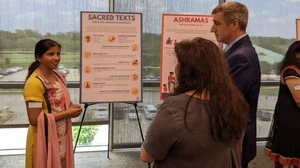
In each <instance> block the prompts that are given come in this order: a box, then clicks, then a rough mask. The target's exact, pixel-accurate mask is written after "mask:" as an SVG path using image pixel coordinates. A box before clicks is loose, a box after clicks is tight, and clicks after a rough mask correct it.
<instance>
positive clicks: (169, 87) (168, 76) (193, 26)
mask: <svg viewBox="0 0 300 168" xmlns="http://www.w3.org/2000/svg"><path fill="white" fill-rule="evenodd" d="M162 17H163V18H162V41H161V43H162V44H161V46H162V47H161V64H160V66H161V69H160V70H161V71H160V73H161V74H160V85H161V86H160V93H161V94H160V99H161V100H164V99H165V98H166V97H167V96H169V95H171V94H172V93H173V91H174V90H173V89H174V86H175V82H176V77H175V76H176V74H175V66H176V64H177V61H176V57H175V55H174V45H175V44H176V43H177V42H180V41H181V40H183V39H193V38H195V37H203V38H206V39H208V40H211V41H213V42H215V43H216V44H217V45H219V43H218V42H217V41H216V38H215V35H214V33H211V32H210V29H211V27H212V25H213V16H211V15H185V14H163V16H162Z"/></svg>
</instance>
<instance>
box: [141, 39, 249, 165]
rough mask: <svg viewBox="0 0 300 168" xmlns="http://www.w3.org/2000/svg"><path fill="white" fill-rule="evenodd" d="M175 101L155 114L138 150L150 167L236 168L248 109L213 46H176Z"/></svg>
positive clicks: (186, 43) (201, 43)
mask: <svg viewBox="0 0 300 168" xmlns="http://www.w3.org/2000/svg"><path fill="white" fill-rule="evenodd" d="M175 54H176V58H177V61H178V63H177V65H176V68H175V74H176V78H177V82H176V84H175V89H174V95H173V96H171V97H168V98H167V99H166V100H165V101H164V103H163V104H162V105H161V106H160V108H159V109H158V112H157V114H156V116H155V118H154V119H153V121H152V122H151V124H150V127H149V129H148V132H147V134H146V138H145V142H144V143H143V145H142V147H141V159H142V160H143V161H144V162H152V161H155V163H154V167H155V168H158V167H172V168H177V167H178V168H182V167H189V168H199V167H201V168H212V167H214V168H233V167H234V168H240V167H241V155H242V153H241V151H242V139H243V135H244V131H245V129H246V125H247V120H248V113H247V111H248V105H247V102H246V101H245V100H244V98H243V96H242V94H241V93H240V91H239V90H238V88H237V87H236V86H235V85H234V84H233V82H232V79H231V77H230V74H229V67H228V64H227V62H226V60H225V58H224V56H223V54H222V52H221V50H220V49H219V48H218V46H216V45H215V44H214V43H213V42H212V41H209V40H206V39H203V38H200V37H197V38H194V39H193V40H184V41H181V42H179V43H176V44H175Z"/></svg>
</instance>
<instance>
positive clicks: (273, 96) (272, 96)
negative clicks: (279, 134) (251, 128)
mask: <svg viewBox="0 0 300 168" xmlns="http://www.w3.org/2000/svg"><path fill="white" fill-rule="evenodd" d="M278 90H279V87H278V86H277V87H276V86H273V87H272V86H271V87H261V88H260V95H259V99H258V107H257V112H256V116H257V119H256V121H257V125H256V126H257V137H267V136H268V134H269V129H270V126H271V122H272V119H273V114H274V109H275V105H276V102H277V95H278Z"/></svg>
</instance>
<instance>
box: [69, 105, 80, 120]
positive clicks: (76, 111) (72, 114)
mask: <svg viewBox="0 0 300 168" xmlns="http://www.w3.org/2000/svg"><path fill="white" fill-rule="evenodd" d="M66 112H67V115H68V117H69V118H76V117H78V116H80V114H81V113H82V108H81V106H80V105H78V104H77V105H76V104H73V105H72V106H71V107H70V108H68V109H67V111H66Z"/></svg>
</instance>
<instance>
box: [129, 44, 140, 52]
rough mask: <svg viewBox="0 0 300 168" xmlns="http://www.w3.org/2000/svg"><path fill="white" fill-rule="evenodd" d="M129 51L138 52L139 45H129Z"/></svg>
mask: <svg viewBox="0 0 300 168" xmlns="http://www.w3.org/2000/svg"><path fill="white" fill-rule="evenodd" d="M131 50H132V51H138V50H139V45H137V44H132V45H131Z"/></svg>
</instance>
